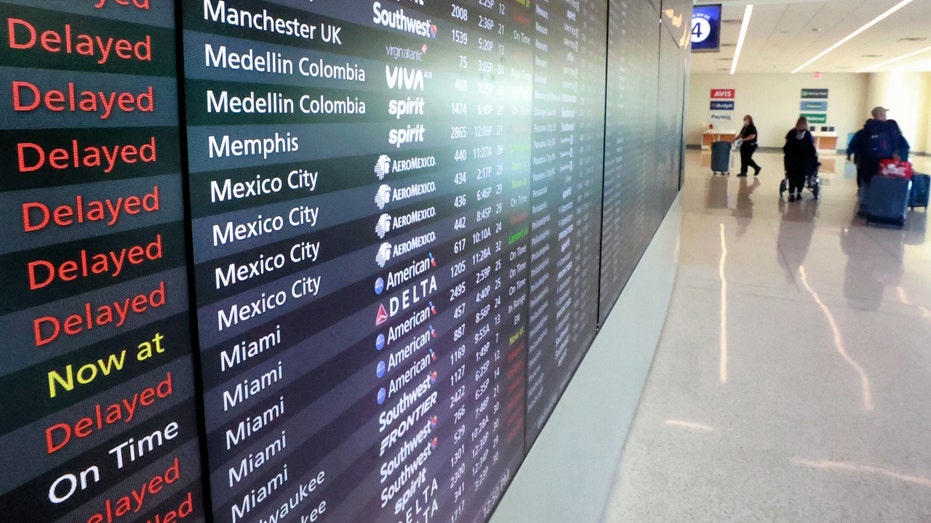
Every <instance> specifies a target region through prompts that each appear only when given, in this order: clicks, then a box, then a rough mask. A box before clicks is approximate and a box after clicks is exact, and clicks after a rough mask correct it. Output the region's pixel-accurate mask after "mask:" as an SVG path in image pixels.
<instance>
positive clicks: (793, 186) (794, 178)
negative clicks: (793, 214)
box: [786, 169, 808, 194]
mask: <svg viewBox="0 0 931 523" xmlns="http://www.w3.org/2000/svg"><path fill="white" fill-rule="evenodd" d="M807 174H808V173H806V172H805V170H804V169H793V170H791V171H789V172H787V173H786V176H788V178H789V194H794V193H798V194H801V192H802V189H804V188H805V176H806V175H807Z"/></svg>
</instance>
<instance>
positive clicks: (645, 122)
mask: <svg viewBox="0 0 931 523" xmlns="http://www.w3.org/2000/svg"><path fill="white" fill-rule="evenodd" d="M657 17H658V15H657V12H656V10H655V9H654V8H653V7H652V6H651V5H649V4H647V3H646V2H642V1H639V0H616V1H613V2H611V5H610V8H609V15H608V56H609V60H608V80H607V97H606V106H605V117H606V118H605V166H604V212H603V213H602V222H603V230H602V235H601V237H602V251H601V296H600V307H599V321H601V322H603V321H604V320H605V319H606V318H607V316H608V313H609V312H610V310H611V307H612V305H614V302H615V300H617V297H618V296H619V295H620V294H621V290H622V289H623V288H624V285H626V283H627V280H628V279H629V278H630V275H631V274H632V273H633V271H634V268H635V267H636V266H637V262H638V261H639V260H640V257H641V256H642V255H643V252H644V250H645V249H646V246H647V245H648V244H649V242H650V238H651V237H652V236H653V233H654V232H655V231H656V228H657V227H659V224H660V221H661V220H662V216H663V214H662V213H661V212H660V211H659V210H657V209H658V208H659V207H661V206H662V198H663V194H662V191H661V189H660V186H661V185H664V184H665V182H664V179H663V177H662V176H660V174H659V173H658V172H657V164H658V160H657V156H658V154H659V151H658V149H657V145H656V136H657V121H656V108H657V103H658V102H657V97H658V90H659V88H658V86H659V84H658V74H659V55H658V53H657V43H656V41H657V39H658V38H659V35H660V32H661V30H662V28H661V27H660V25H659V24H658V23H657Z"/></svg>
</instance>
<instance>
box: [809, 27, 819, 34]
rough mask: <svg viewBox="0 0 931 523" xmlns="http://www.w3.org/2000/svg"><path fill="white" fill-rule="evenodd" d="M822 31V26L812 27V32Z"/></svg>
mask: <svg viewBox="0 0 931 523" xmlns="http://www.w3.org/2000/svg"><path fill="white" fill-rule="evenodd" d="M820 31H821V28H820V27H812V28H811V32H812V33H817V32H820Z"/></svg>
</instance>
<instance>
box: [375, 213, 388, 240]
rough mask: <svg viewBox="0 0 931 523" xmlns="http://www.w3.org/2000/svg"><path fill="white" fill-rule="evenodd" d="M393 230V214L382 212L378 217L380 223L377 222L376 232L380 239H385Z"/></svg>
mask: <svg viewBox="0 0 931 523" xmlns="http://www.w3.org/2000/svg"><path fill="white" fill-rule="evenodd" d="M390 231H391V215H390V214H382V215H381V216H380V217H379V218H378V223H376V224H375V234H377V235H378V239H379V240H383V239H384V238H385V235H386V234H388V233H389V232H390Z"/></svg>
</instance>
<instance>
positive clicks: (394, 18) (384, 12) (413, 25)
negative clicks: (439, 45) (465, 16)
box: [372, 2, 437, 38]
mask: <svg viewBox="0 0 931 523" xmlns="http://www.w3.org/2000/svg"><path fill="white" fill-rule="evenodd" d="M372 13H373V14H374V16H373V17H372V21H373V22H375V23H376V24H378V25H382V26H385V27H390V28H391V29H396V30H398V31H402V32H405V33H411V34H414V35H417V36H424V37H427V38H436V32H437V29H436V24H432V23H430V20H429V19H427V20H421V19H418V18H414V17H413V16H409V15H407V14H405V13H404V9H397V10H394V9H388V8H383V7H382V5H381V2H375V3H374V4H372Z"/></svg>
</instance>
